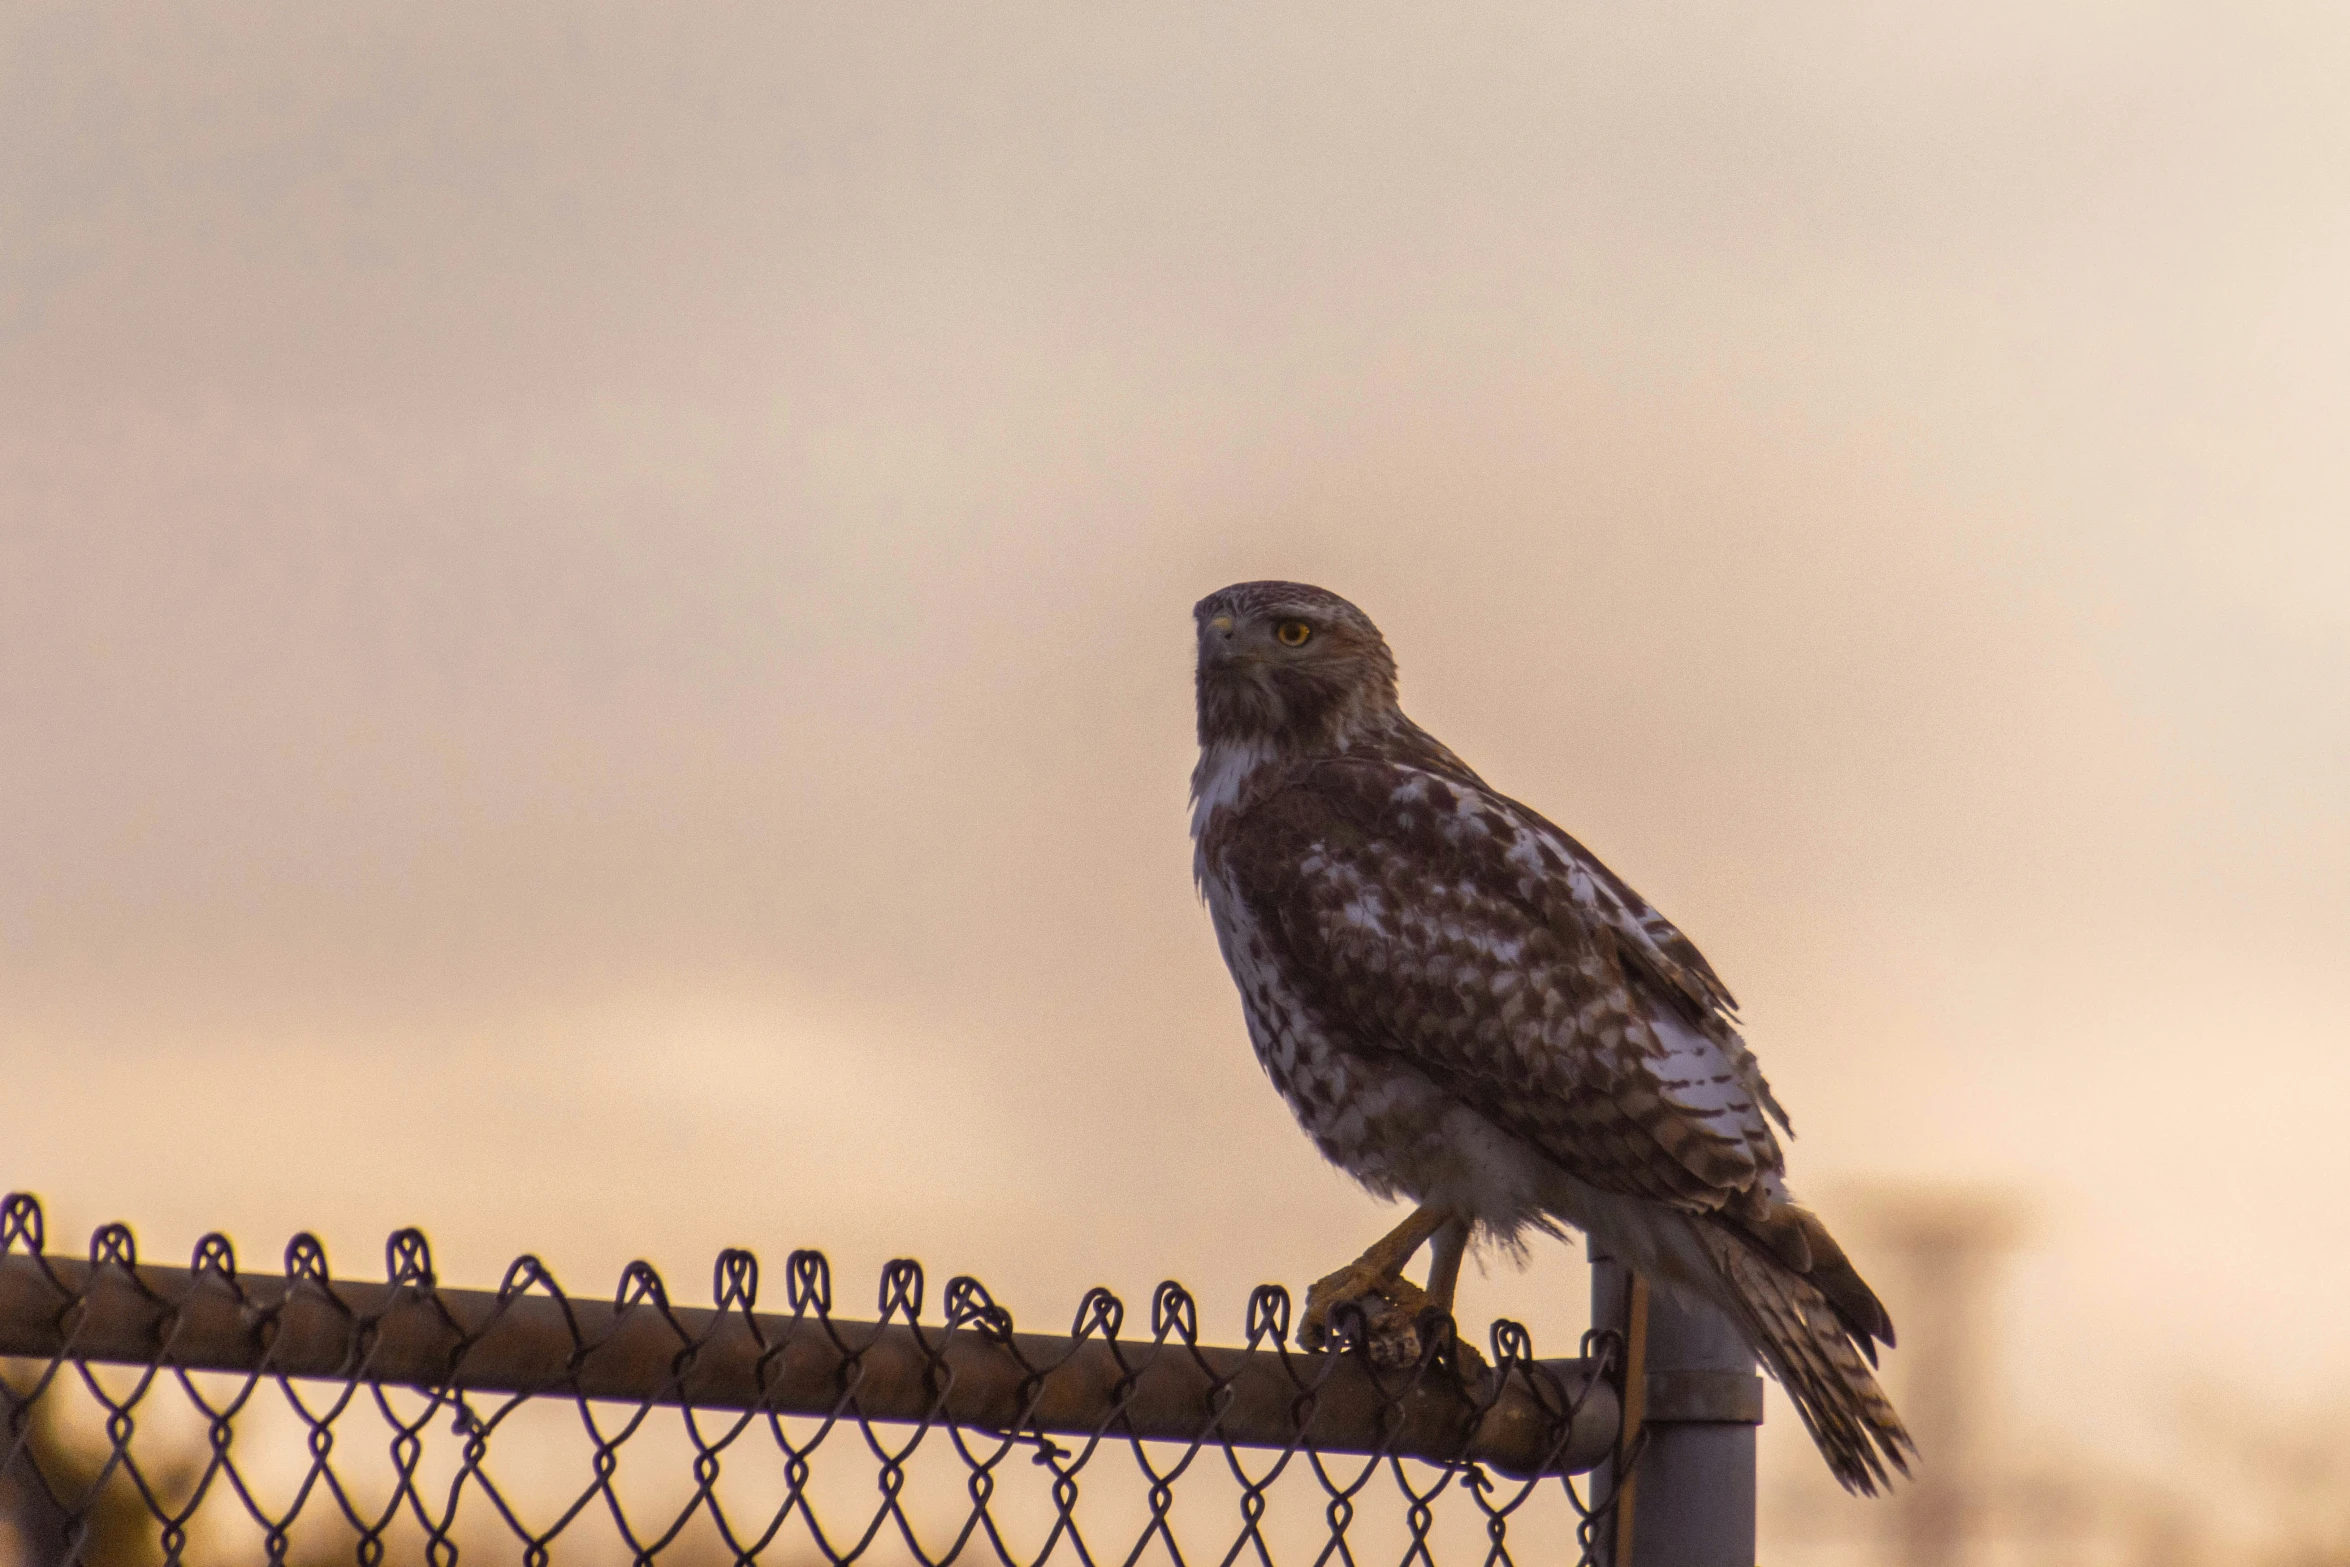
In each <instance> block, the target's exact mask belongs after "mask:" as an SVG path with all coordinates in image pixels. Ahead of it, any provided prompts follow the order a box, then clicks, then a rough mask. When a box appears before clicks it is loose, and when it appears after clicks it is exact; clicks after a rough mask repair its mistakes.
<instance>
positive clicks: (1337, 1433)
mask: <svg viewBox="0 0 2350 1567" xmlns="http://www.w3.org/2000/svg"><path fill="white" fill-rule="evenodd" d="M385 1261H386V1270H385V1271H386V1278H385V1282H384V1283H382V1284H373V1283H355V1282H352V1281H346V1280H337V1279H335V1278H334V1277H333V1276H332V1274H331V1272H330V1270H329V1268H328V1264H327V1258H326V1254H325V1251H324V1248H323V1247H322V1246H320V1244H319V1243H318V1242H317V1240H316V1239H314V1238H313V1237H311V1236H308V1235H300V1236H296V1237H295V1238H294V1240H293V1241H292V1242H291V1243H290V1244H289V1245H288V1246H287V1248H286V1251H285V1264H284V1272H283V1273H282V1274H271V1275H257V1274H252V1273H249V1272H242V1271H240V1269H239V1267H238V1264H237V1259H236V1255H235V1252H234V1250H233V1248H232V1247H231V1246H230V1244H229V1242H228V1241H227V1240H226V1239H225V1238H224V1237H222V1236H219V1235H208V1236H206V1237H205V1238H204V1239H203V1241H201V1242H200V1243H199V1244H198V1245H197V1247H196V1251H195V1255H194V1257H193V1259H192V1261H191V1264H190V1266H189V1267H187V1268H185V1269H181V1268H166V1267H158V1266H155V1265H153V1264H142V1263H141V1262H140V1261H139V1258H138V1255H137V1250H136V1246H135V1243H134V1241H133V1238H132V1236H131V1233H130V1232H129V1230H128V1229H126V1228H124V1227H123V1226H121V1225H108V1226H106V1227H104V1228H102V1229H100V1230H99V1231H98V1232H97V1233H96V1234H95V1235H94V1236H93V1237H92V1239H91V1242H90V1246H89V1251H88V1255H87V1258H86V1260H85V1259H83V1258H79V1257H66V1256H61V1255H52V1254H50V1253H49V1252H48V1251H47V1249H46V1245H45V1236H44V1232H43V1222H42V1214H41V1209H40V1206H39V1204H38V1203H37V1202H35V1201H34V1200H33V1199H32V1198H30V1197H27V1196H23V1195H17V1196H12V1197H9V1198H8V1199H7V1201H6V1204H5V1207H4V1209H0V1414H4V1417H5V1423H4V1427H0V1563H7V1562H10V1561H11V1560H13V1561H14V1562H17V1563H23V1564H27V1567H50V1564H52V1563H66V1562H84V1563H91V1564H104V1567H128V1564H133V1563H148V1562H163V1563H180V1562H191V1563H210V1562H238V1563H243V1562H268V1563H295V1564H302V1567H312V1564H322V1563H327V1562H356V1563H360V1564H365V1567H372V1564H379V1563H387V1562H389V1563H407V1562H423V1563H429V1564H434V1567H453V1564H455V1563H457V1562H459V1561H460V1560H462V1561H465V1562H484V1563H487V1562H521V1563H525V1564H533V1567H536V1564H542V1563H552V1562H562V1563H580V1564H589V1563H620V1562H626V1563H644V1564H650V1563H665V1564H670V1567H709V1564H719V1563H733V1564H737V1567H745V1564H750V1563H794V1564H814V1563H818V1562H823V1563H832V1564H846V1563H852V1562H855V1563H872V1564H876V1567H879V1564H885V1563H886V1564H902V1563H921V1564H924V1567H934V1564H944V1563H949V1562H957V1563H970V1564H981V1563H988V1562H995V1563H1002V1564H1005V1567H1043V1564H1047V1563H1056V1562H1058V1563H1070V1564H1075V1567H1096V1564H1112V1563H1115V1564H1121V1567H1127V1564H1135V1563H1141V1562H1146V1561H1148V1562H1164V1563H1170V1564H1189V1563H1194V1562H1215V1563H1219V1564H1222V1567H1231V1564H1233V1563H1238V1562H1252V1563H1256V1564H1259V1567H1274V1564H1276V1563H1291V1562H1298V1563H1304V1562H1311V1563H1314V1564H1316V1567H1321V1564H1328V1563H1342V1564H1344V1567H1357V1564H1364V1567H1368V1564H1371V1563H1377V1562H1382V1561H1394V1562H1397V1563H1399V1564H1402V1567H1411V1564H1414V1563H1423V1564H1427V1567H1435V1564H1436V1563H1439V1562H1453V1561H1472V1560H1473V1561H1477V1562H1482V1563H1485V1564H1487V1567H1492V1564H1498V1563H1509V1562H1513V1561H1514V1560H1516V1559H1518V1555H1519V1554H1521V1553H1522V1554H1524V1555H1525V1556H1526V1557H1527V1558H1528V1559H1531V1560H1541V1561H1545V1562H1551V1561H1558V1560H1562V1559H1567V1558H1570V1557H1574V1558H1577V1559H1580V1560H1584V1561H1589V1560H1591V1558H1592V1551H1593V1544H1592V1541H1593V1535H1594V1527H1593V1519H1594V1517H1595V1515H1597V1514H1598V1513H1600V1512H1603V1511H1604V1505H1599V1506H1595V1505H1594V1504H1593V1502H1592V1500H1591V1499H1590V1498H1589V1497H1588V1496H1587V1495H1586V1494H1585V1493H1584V1490H1582V1489H1580V1488H1579V1487H1578V1485H1577V1483H1576V1480H1575V1478H1574V1476H1575V1475H1576V1474H1578V1473H1581V1472H1583V1471H1587V1470H1589V1469H1591V1468H1592V1467H1593V1466H1594V1465H1595V1464H1597V1463H1599V1462H1600V1461H1601V1460H1603V1459H1607V1458H1609V1457H1610V1456H1611V1450H1612V1448H1613V1445H1614V1443H1615V1441H1616V1434H1617V1425H1618V1419H1617V1408H1618V1398H1617V1388H1616V1386H1615V1385H1614V1382H1613V1380H1612V1377H1613V1374H1614V1372H1615V1370H1616V1368H1617V1367H1618V1366H1619V1365H1620V1362H1621V1358H1622V1357H1621V1348H1620V1344H1619V1342H1618V1340H1617V1339H1616V1338H1615V1336H1614V1335H1612V1334H1606V1333H1594V1334H1587V1335H1585V1337H1584V1340H1583V1343H1582V1344H1581V1346H1580V1350H1581V1353H1580V1355H1579V1356H1578V1357H1576V1358H1574V1359H1568V1360H1549V1361H1545V1360H1540V1359H1537V1358H1536V1356H1535V1354H1534V1349H1533V1345H1532V1343H1531V1341H1530V1339H1529V1337H1528V1335H1527V1334H1526V1332H1525V1330H1524V1329H1523V1328H1521V1327H1519V1326H1518V1325H1516V1324H1514V1323H1511V1322H1507V1321H1502V1322H1496V1323H1495V1324H1493V1327H1492V1331H1491V1333H1490V1335H1489V1339H1488V1342H1489V1345H1490V1358H1487V1357H1485V1356H1480V1355H1479V1354H1477V1353H1476V1352H1474V1351H1472V1350H1470V1349H1468V1348H1467V1347H1466V1346H1464V1345H1462V1344H1461V1343H1459V1342H1458V1341H1457V1340H1455V1339H1454V1338H1453V1337H1452V1336H1451V1334H1450V1333H1449V1332H1448V1331H1446V1330H1445V1325H1443V1324H1439V1325H1437V1326H1438V1330H1437V1331H1436V1332H1434V1333H1432V1334H1430V1335H1429V1344H1428V1347H1427V1349H1426V1350H1425V1351H1424V1353H1423V1354H1422V1356H1421V1359H1420V1361H1419V1363H1418V1364H1417V1365H1415V1366H1412V1367H1409V1368H1402V1369H1398V1370H1394V1371H1386V1370H1382V1369H1381V1368H1379V1367H1376V1366H1374V1365H1373V1364H1372V1363H1371V1362H1370V1361H1369V1359H1368V1357H1366V1356H1364V1355H1362V1354H1361V1353H1359V1352H1358V1351H1356V1350H1354V1349H1352V1348H1349V1349H1345V1350H1341V1351H1339V1352H1335V1353H1328V1354H1322V1353H1306V1352H1303V1351H1302V1350H1300V1349H1298V1348H1297V1347H1296V1346H1295V1345H1294V1344H1292V1343H1291V1341H1290V1333H1289V1317H1290V1300H1289V1296H1288V1294H1287V1293H1286V1292H1285V1291H1284V1290H1282V1289H1280V1288H1279V1287H1277V1286H1264V1287H1261V1288H1259V1289H1258V1290H1257V1291H1255V1293H1254V1294H1253V1295H1252V1296H1251V1297H1250V1299H1249V1301H1248V1306H1247V1316H1246V1334H1245V1343H1244V1344H1243V1345H1240V1346H1234V1347H1216V1346H1211V1345H1208V1344H1204V1343H1202V1341H1201V1339H1200V1334H1199V1326H1198V1310H1197V1305H1196V1303H1195V1302H1194V1301H1193V1299H1192V1297H1191V1296H1190V1294H1189V1293H1188V1292H1186V1291H1185V1290H1184V1289H1183V1288H1182V1287H1181V1286H1180V1285H1177V1284H1174V1283H1171V1282H1170V1283H1166V1284H1162V1285H1160V1286H1159V1288H1158V1289H1157V1291H1156V1292H1155V1293H1154V1295H1153V1297H1152V1300H1151V1305H1150V1313H1149V1322H1148V1326H1147V1330H1146V1331H1132V1330H1130V1325H1129V1324H1128V1322H1127V1320H1126V1310H1125V1307H1124V1305H1123V1304H1122V1303H1121V1302H1120V1301H1119V1300H1118V1298H1117V1297H1115V1296H1113V1295H1111V1294H1110V1293H1109V1292H1107V1291H1105V1290H1098V1289H1097V1290H1094V1291H1091V1292H1089V1293H1088V1294H1087V1295H1086V1296H1085V1297H1084V1299H1083V1300H1082V1301H1081V1302H1080V1303H1079V1305H1078V1307H1077V1311H1076V1314H1075V1320H1074V1322H1073V1324H1072V1326H1071V1329H1070V1331H1069V1333H1068V1334H1067V1335H1066V1336H1047V1335H1038V1334H1031V1333H1025V1332H1020V1331H1018V1330H1016V1329H1015V1327H1014V1325H1013V1323H1012V1320H1011V1318H1010V1315H1009V1314H1008V1313H1007V1312H1006V1311H1005V1310H1004V1309H1003V1308H1002V1307H1000V1306H998V1305H997V1304H995V1302H994V1301H993V1300H992V1298H991V1297H990V1296H989V1294H988V1292H987V1290H986V1289H985V1288H984V1287H983V1286H982V1285H980V1284H979V1283H978V1281H976V1280H974V1279H971V1278H968V1277H958V1278H956V1279H953V1280H951V1281H950V1282H949V1283H948V1284H947V1286H946V1288H945V1290H944V1291H943V1292H941V1294H940V1298H939V1299H938V1300H937V1302H936V1303H935V1304H936V1307H937V1310H936V1311H935V1313H934V1314H933V1315H932V1316H929V1317H926V1316H925V1314H924V1312H925V1306H926V1304H928V1303H927V1302H926V1299H925V1297H926V1293H927V1287H926V1280H925V1277H924V1274H923V1271H922V1269H921V1267H920V1266H919V1265H918V1264H916V1263H913V1262H909V1261H901V1262H895V1263H892V1264H890V1265H889V1266H888V1267H887V1268H885V1269H884V1270H883V1273H882V1276H881V1279H880V1285H879V1289H878V1292H877V1297H876V1309H877V1315H876V1316H875V1317H874V1318H873V1319H871V1320H852V1319H851V1318H849V1317H848V1316H846V1315H844V1314H840V1313H836V1312H835V1310H834V1307H833V1290H832V1277H831V1270H830V1267H829V1266H828V1264H827V1263H826V1261H825V1259H824V1257H823V1256H822V1255H821V1254H819V1253H816V1252H809V1251H800V1252H794V1253H792V1254H791V1256H790V1257H789V1259H788V1261H787V1263H786V1266H785V1269H784V1281H785V1290H784V1295H785V1302H784V1304H785V1307H786V1309H785V1310H782V1311H768V1312H762V1311H759V1310H757V1309H756V1308H757V1305H758V1301H759V1292H760V1267H759V1263H758V1260H757V1259H756V1258H755V1257H753V1256H752V1255H751V1254H749V1253H747V1252H741V1251H729V1252H725V1253H722V1254H721V1255H720V1256H719V1258H718V1259H717V1263H716V1266H715V1268H714V1270H713V1305H712V1306H711V1307H710V1308H690V1307H685V1306H681V1305H679V1304H677V1303H675V1302H673V1301H672V1299H671V1297H670V1294H669V1290H668V1287H667V1285H666V1284H665V1283H664V1281H663V1280H662V1279H661V1277H660V1275H659V1274H658V1273H656V1272H655V1271H654V1270H653V1269H652V1268H651V1267H650V1266H649V1265H647V1264H644V1263H635V1264H632V1265H631V1266H630V1267H629V1268H628V1269H627V1270H625V1272H624V1273H623V1275H622V1277H621V1280H620V1284H619V1287H618V1289H617V1291H616V1292H615V1294H614V1295H613V1296H612V1297H611V1298H610V1299H608V1300H606V1299H601V1298H588V1297H581V1296H575V1295H572V1294H570V1293H569V1292H567V1291H566V1290H565V1289H564V1288H563V1287H562V1286H561V1285H560V1284H559V1283H558V1282H557V1281H556V1279H555V1278H554V1276H553V1275H552V1274H551V1273H550V1272H549V1271H548V1270H547V1269H546V1268H545V1267H544V1266H542V1265H541V1264H540V1263H539V1262H538V1261H537V1260H536V1259H535V1258H532V1257H527V1256H526V1257H522V1258H519V1259H517V1260H516V1261H515V1262H514V1263H513V1265H512V1266H511V1267H510V1268H509V1269H508V1270H507V1272H506V1276H505V1278H504V1280H503V1281H502V1282H501V1283H500V1285H499V1286H498V1288H497V1289H496V1290H494V1291H486V1290H459V1289H453V1288H449V1287H446V1286H444V1285H442V1284H441V1283H440V1282H439V1280H438V1279H437V1278H436V1277H435V1275H434V1273H433V1268H432V1259H431V1252H430V1248H429V1246H428V1245H427V1243H426V1241H425V1238H424V1236H423V1235H422V1234H421V1233H419V1232H417V1231H414V1230H403V1231H400V1232H398V1233H396V1234H394V1235H393V1236H392V1237H391V1238H390V1239H389V1241H388V1242H387V1244H386V1247H385ZM1339 1326H1340V1327H1341V1330H1342V1332H1343V1331H1344V1330H1345V1329H1346V1328H1347V1327H1348V1326H1349V1324H1347V1323H1346V1322H1344V1320H1343V1314H1342V1321H1341V1323H1340V1324H1339ZM1132 1327H1133V1328H1140V1327H1141V1325H1140V1324H1134V1325H1132ZM1611 1467H1612V1466H1611ZM11 1552H13V1557H12V1556H11Z"/></svg>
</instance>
